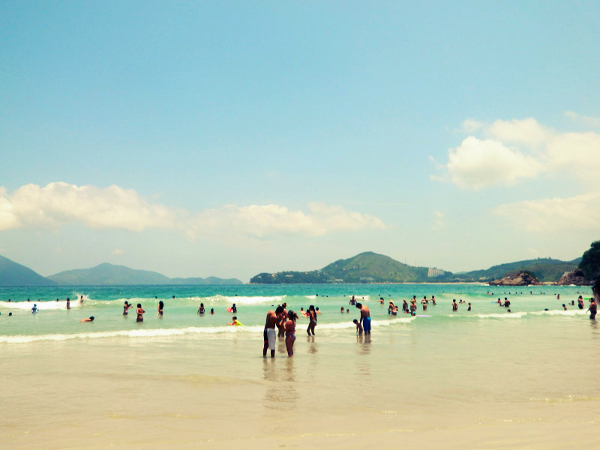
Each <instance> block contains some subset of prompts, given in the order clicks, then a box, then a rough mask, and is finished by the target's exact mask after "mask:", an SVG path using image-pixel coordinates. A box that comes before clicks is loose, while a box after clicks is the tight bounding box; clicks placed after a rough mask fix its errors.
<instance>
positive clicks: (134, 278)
mask: <svg viewBox="0 0 600 450" xmlns="http://www.w3.org/2000/svg"><path fill="white" fill-rule="evenodd" d="M48 278H49V279H50V280H53V281H55V282H56V283H58V284H62V285H70V286H76V285H79V286H92V285H95V286H113V285H122V286H129V285H161V284H190V285H199V284H202V285H205V284H221V285H223V284H242V282H241V281H240V280H238V279H235V278H231V279H227V280H223V279H221V278H216V277H208V278H173V279H171V278H169V277H167V276H165V275H162V274H160V273H158V272H151V271H148V270H137V269H131V268H129V267H125V266H117V265H113V264H109V263H104V264H100V265H99V266H96V267H92V268H91V269H75V270H67V271H64V272H60V273H57V274H55V275H52V276H50V277H48Z"/></svg>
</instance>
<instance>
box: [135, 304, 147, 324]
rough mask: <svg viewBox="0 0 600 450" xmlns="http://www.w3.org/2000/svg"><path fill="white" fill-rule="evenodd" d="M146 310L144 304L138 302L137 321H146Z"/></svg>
mask: <svg viewBox="0 0 600 450" xmlns="http://www.w3.org/2000/svg"><path fill="white" fill-rule="evenodd" d="M145 312H146V311H144V310H143V309H142V304H141V303H138V304H137V310H136V313H137V318H136V319H135V321H136V322H143V321H144V313H145Z"/></svg>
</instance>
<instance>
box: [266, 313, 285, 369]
mask: <svg viewBox="0 0 600 450" xmlns="http://www.w3.org/2000/svg"><path fill="white" fill-rule="evenodd" d="M282 310H283V308H282V307H281V306H278V307H277V309H276V310H275V311H269V312H268V313H267V320H266V321H265V331H264V332H263V337H264V340H265V345H264V347H263V358H266V357H267V349H269V350H271V358H275V342H276V341H277V333H276V332H275V324H276V323H277V314H278V313H281V311H282Z"/></svg>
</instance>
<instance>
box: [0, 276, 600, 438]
mask: <svg viewBox="0 0 600 450" xmlns="http://www.w3.org/2000/svg"><path fill="white" fill-rule="evenodd" d="M557 294H560V300H557ZM352 295H354V296H355V297H356V299H357V301H359V302H361V303H363V304H366V305H367V306H368V307H369V308H370V310H371V316H372V318H373V319H372V321H373V329H372V335H371V336H370V337H368V336H357V335H356V332H355V326H354V325H353V323H352V320H353V319H355V318H358V317H359V313H358V310H357V309H356V308H355V307H354V306H351V305H349V300H350V298H351V296H352ZM413 295H414V296H416V298H417V300H418V311H417V314H419V315H428V316H431V317H412V316H409V315H405V314H402V312H400V313H399V314H398V315H397V316H392V315H389V314H388V313H387V309H388V308H387V305H388V302H389V301H390V300H392V301H394V302H395V303H396V305H398V306H401V304H402V299H406V300H410V298H412V296H413ZM431 295H435V298H436V301H437V305H436V306H433V305H432V303H431V302H430V303H429V305H428V309H427V311H423V310H422V306H421V304H420V300H421V299H422V298H423V296H427V298H428V299H430V298H431ZM579 295H583V296H584V297H590V296H591V290H590V289H589V288H585V287H556V286H536V287H516V288H515V287H497V286H494V287H492V286H487V285H472V284H461V285H438V284H435V285H423V284H415V285H409V284H404V285H371V284H368V285H367V284H365V285H301V286H300V285H291V286H282V285H274V286H258V285H250V286H249V285H244V286H117V287H89V286H85V287H84V286H81V287H68V288H65V287H60V288H56V287H52V288H0V313H1V315H0V357H1V358H0V382H1V390H2V394H1V403H0V408H1V409H0V413H2V417H3V421H2V422H1V423H0V447H1V448H23V449H25V448H47V449H59V448H91V447H95V448H109V447H110V448H198V446H202V447H206V448H230V447H231V446H233V445H236V446H240V447H242V448H263V447H264V446H272V445H277V446H278V447H284V446H285V447H295V448H302V447H306V446H308V445H310V446H313V447H317V448H324V447H328V448H341V447H344V448H364V447H365V446H377V445H385V446H391V445H408V446H411V447H420V448H457V449H458V448H461V449H462V448H540V449H541V448H561V449H562V448H598V446H597V439H596V438H595V437H594V434H593V432H592V430H593V429H594V428H595V425H596V423H597V418H596V416H597V413H598V411H599V410H600V388H598V386H597V382H596V376H597V372H598V369H599V368H600V364H598V361H597V357H596V354H597V349H598V343H599V340H600V328H599V327H598V325H597V323H596V322H595V321H590V320H589V318H588V316H587V315H586V314H585V311H582V310H579V309H578V308H577V297H578V296H579ZM82 296H83V301H82V302H81V301H80V299H81V298H82ZM67 297H69V298H70V299H71V309H70V310H66V302H65V300H66V298H67ZM505 297H506V298H508V299H509V300H510V301H511V306H510V310H511V312H508V311H507V308H503V307H499V306H498V304H497V300H498V298H500V299H501V300H502V302H504V298H505ZM9 298H10V299H11V302H8V301H7V300H8V299H9ZM380 298H383V299H384V304H383V305H382V304H380ZM27 299H30V302H27ZM56 299H58V302H57V301H56ZM453 299H456V301H457V303H459V301H460V300H461V299H462V300H463V301H464V302H466V303H464V304H459V306H458V311H456V312H453V311H452V307H451V302H452V300H453ZM125 300H127V301H128V302H130V303H133V305H134V308H132V309H131V310H130V313H129V315H128V316H123V315H122V311H123V304H124V302H125ZM161 300H162V301H163V302H164V304H165V307H164V316H163V317H158V315H157V307H158V302H159V301H161ZM571 301H575V306H572V305H571ZM284 302H285V303H287V305H288V309H293V310H295V311H297V312H299V310H300V308H304V310H306V309H308V307H309V306H310V305H315V306H316V307H319V309H320V311H321V314H320V315H319V316H318V319H319V320H318V325H317V327H316V336H315V337H309V336H308V335H307V334H306V331H305V329H306V326H307V325H308V320H307V319H306V318H304V317H302V316H301V317H300V319H299V321H298V324H297V333H296V334H297V341H296V343H295V354H294V357H293V358H291V359H290V358H287V353H286V351H285V344H284V343H283V341H279V342H278V343H277V352H276V358H275V359H274V360H271V358H267V359H263V358H262V347H263V336H262V332H263V328H264V321H265V316H266V313H267V311H268V310H269V309H275V307H276V306H277V305H279V304H282V303H284ZM34 303H35V304H37V307H38V308H39V313H37V314H32V313H31V308H32V307H33V304H34ZM138 303H140V304H142V307H143V308H144V309H145V311H146V313H145V315H144V322H143V323H136V321H135V306H136V305H137V304H138ZM201 303H203V304H204V307H205V309H206V313H205V314H204V315H202V316H200V315H199V314H197V311H198V307H199V306H200V304H201ZM233 303H235V304H236V306H237V313H236V314H235V315H236V316H237V317H238V320H240V321H241V322H242V323H243V326H242V327H231V326H229V325H227V323H228V322H231V318H232V316H233V314H232V313H230V312H228V311H227V308H228V307H230V306H232V304H233ZM468 303H471V305H472V311H467V304H468ZM563 303H564V304H566V305H567V308H568V310H567V311H564V310H563V308H562V306H561V305H562V304H563ZM587 306H588V302H587V300H586V309H587ZM341 307H344V310H346V309H349V312H344V313H341V312H340V309H341ZM211 308H212V309H214V311H215V313H214V314H210V310H211ZM9 312H12V313H13V315H12V316H11V317H9V316H8V313H9ZM89 316H94V317H95V320H94V322H93V323H80V322H79V321H80V320H81V319H83V318H86V317H89Z"/></svg>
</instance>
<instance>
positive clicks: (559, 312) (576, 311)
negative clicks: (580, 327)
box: [529, 309, 587, 316]
mask: <svg viewBox="0 0 600 450" xmlns="http://www.w3.org/2000/svg"><path fill="white" fill-rule="evenodd" d="M529 314H533V315H536V316H544V315H549V316H579V315H585V314H587V313H586V311H585V309H573V310H570V311H569V310H568V311H565V310H562V309H561V310H551V311H536V312H532V313H529Z"/></svg>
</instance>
